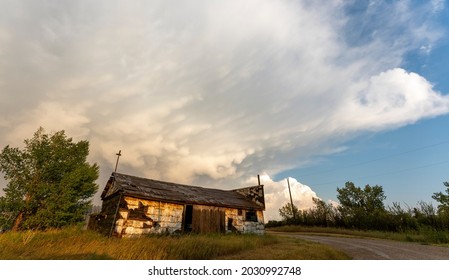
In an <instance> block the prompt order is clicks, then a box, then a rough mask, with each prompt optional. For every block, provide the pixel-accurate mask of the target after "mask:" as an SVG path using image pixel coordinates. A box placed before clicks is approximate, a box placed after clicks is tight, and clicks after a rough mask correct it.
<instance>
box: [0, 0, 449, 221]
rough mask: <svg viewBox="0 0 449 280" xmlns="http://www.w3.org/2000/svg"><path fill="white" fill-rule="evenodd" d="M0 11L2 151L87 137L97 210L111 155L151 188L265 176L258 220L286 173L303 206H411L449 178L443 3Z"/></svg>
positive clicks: (276, 202)
mask: <svg viewBox="0 0 449 280" xmlns="http://www.w3.org/2000/svg"><path fill="white" fill-rule="evenodd" d="M0 5H1V7H2V9H1V10H0V133H1V135H2V137H1V138H0V146H1V147H4V146H6V145H8V144H9V145H11V146H19V147H20V146H21V145H23V144H22V143H23V139H26V138H29V137H31V136H32V135H33V133H34V132H35V131H36V130H37V129H38V127H39V126H42V127H44V128H45V129H46V130H47V132H52V131H58V130H65V131H66V133H67V134H68V135H69V136H71V137H73V138H74V139H75V140H81V139H86V140H88V141H89V143H90V156H89V160H90V161H92V162H96V163H98V164H99V165H100V178H99V180H98V184H99V185H100V191H99V193H97V195H96V196H95V198H94V203H96V204H98V203H101V201H100V198H99V194H100V193H101V190H102V188H103V187H104V184H105V182H106V180H107V179H108V177H109V175H110V173H111V171H112V170H113V167H114V165H115V160H116V158H115V154H116V153H117V151H118V150H122V154H123V156H122V157H121V159H120V165H119V171H120V172H124V173H129V174H132V175H136V176H143V177H148V178H153V179H160V180H166V181H172V182H178V183H184V184H193V185H200V186H207V187H213V188H222V189H232V188H237V187H241V186H246V185H251V184H255V183H256V182H257V180H256V175H257V174H261V175H262V183H263V184H265V194H266V202H267V211H266V218H267V220H268V219H275V218H277V217H278V214H277V210H278V209H279V208H280V207H281V206H282V205H283V204H285V203H287V202H288V200H289V198H288V191H287V188H286V181H285V178H287V177H291V180H290V182H291V184H292V185H293V195H294V202H295V203H296V204H298V205H300V208H308V207H311V206H312V205H313V204H312V198H313V197H319V198H322V199H324V200H326V201H327V200H333V201H335V200H336V197H335V196H336V188H337V187H341V186H343V185H344V183H345V182H346V181H347V180H351V181H354V182H355V183H356V184H357V185H359V186H363V185H365V184H379V185H382V186H383V187H384V189H385V192H386V195H387V200H388V201H387V202H393V201H397V202H404V203H407V204H408V205H414V204H415V203H416V202H418V201H419V200H424V201H430V200H431V198H430V197H431V195H432V193H433V192H436V191H440V190H443V184H442V182H443V181H446V180H449V178H447V177H445V176H447V172H446V171H447V170H448V164H447V163H441V164H438V165H435V164H436V163H439V162H442V161H444V160H445V158H448V153H447V151H448V146H449V145H448V143H447V142H445V141H447V140H448V139H449V135H448V134H447V131H448V129H447V128H448V127H447V126H448V125H447V123H448V114H449V96H448V93H449V84H448V81H447V79H446V76H447V73H448V65H449V61H448V60H449V58H448V55H447V53H448V48H449V36H448V32H449V23H448V18H449V12H448V11H449V7H448V5H449V4H448V3H447V1H441V0H432V1H386V0H385V1H381V0H372V1H339V0H335V1H325V0H322V1H306V0H305V1H269V0H265V1H264V0H257V1H256V0H247V1H237V0H236V1H232V0H229V1H218V0H217V1H210V0H208V1H202V0H196V1H182V2H180V1H169V0H166V1H132V2H131V1H124V0H95V1H69V0H62V1H47V2H43V3H42V2H39V3H38V2H36V1H27V0H24V1H9V0H0ZM379 158H383V159H382V160H377V159H379ZM428 165H432V166H428ZM424 166H427V167H424ZM404 169H408V171H402V170H404ZM399 171H401V172H399ZM378 174H382V175H378ZM375 175H376V176H375ZM0 182H1V184H2V185H5V184H6V183H5V182H3V181H0ZM0 194H2V191H1V190H0Z"/></svg>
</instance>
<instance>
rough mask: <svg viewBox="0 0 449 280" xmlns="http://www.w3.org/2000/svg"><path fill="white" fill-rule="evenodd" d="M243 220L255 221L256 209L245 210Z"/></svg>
mask: <svg viewBox="0 0 449 280" xmlns="http://www.w3.org/2000/svg"><path fill="white" fill-rule="evenodd" d="M245 220H246V221H248V222H257V214H256V211H246V215H245Z"/></svg>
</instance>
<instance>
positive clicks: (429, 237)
mask: <svg viewBox="0 0 449 280" xmlns="http://www.w3.org/2000/svg"><path fill="white" fill-rule="evenodd" d="M269 230H270V231H273V232H296V233H307V234H319V235H332V236H336V235H337V236H342V237H364V238H378V239H389V240H396V241H406V242H416V243H421V244H439V245H448V246H449V231H441V230H434V229H426V228H422V229H420V230H419V231H406V232H386V231H374V230H351V229H343V228H332V227H307V226H297V225H290V226H281V227H273V228H270V229H269Z"/></svg>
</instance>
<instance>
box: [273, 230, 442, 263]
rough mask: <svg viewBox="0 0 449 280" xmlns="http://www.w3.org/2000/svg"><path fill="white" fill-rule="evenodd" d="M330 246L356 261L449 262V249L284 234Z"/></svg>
mask: <svg viewBox="0 0 449 280" xmlns="http://www.w3.org/2000/svg"><path fill="white" fill-rule="evenodd" d="M282 235H285V236H290V237H295V238H300V239H305V240H309V241H314V242H319V243H323V244H327V245H330V246H331V247H334V248H336V249H338V250H340V251H343V252H345V253H346V254H348V255H349V256H350V257H352V258H353V259H354V260H449V248H448V247H438V246H430V245H421V244H416V243H408V242H398V241H391V240H379V239H360V238H344V237H330V236H319V235H302V234H282Z"/></svg>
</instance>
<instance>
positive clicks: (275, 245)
mask: <svg viewBox="0 0 449 280" xmlns="http://www.w3.org/2000/svg"><path fill="white" fill-rule="evenodd" d="M0 248H1V249H0V259H3V260H26V259H32V260H39V259H40V260H43V259H44V260H60V259H71V260H92V259H94V260H95V259H101V260H107V259H118V260H177V259H183V260H189V259H190V260H200V259H231V260H232V259H234V260H238V259H256V260H257V259H273V260H274V259H280V260H286V259H311V260H314V259H321V260H330V259H348V257H347V256H346V255H345V254H344V253H341V252H339V251H336V250H333V249H331V248H329V247H327V246H324V245H319V244H316V243H312V242H308V241H302V240H296V239H292V238H286V237H278V236H273V235H269V234H266V235H264V236H255V235H183V236H146V237H142V238H135V239H118V238H106V237H104V236H102V235H100V234H98V233H96V232H92V231H85V230H82V229H80V228H76V227H73V228H68V229H64V230H52V231H46V232H33V231H27V232H8V233H4V234H0Z"/></svg>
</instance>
